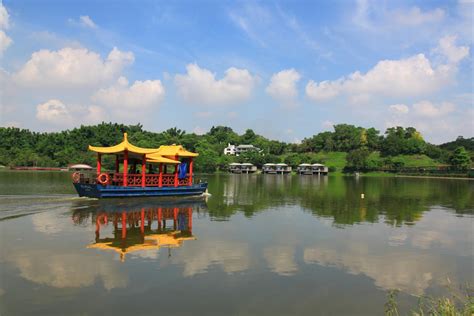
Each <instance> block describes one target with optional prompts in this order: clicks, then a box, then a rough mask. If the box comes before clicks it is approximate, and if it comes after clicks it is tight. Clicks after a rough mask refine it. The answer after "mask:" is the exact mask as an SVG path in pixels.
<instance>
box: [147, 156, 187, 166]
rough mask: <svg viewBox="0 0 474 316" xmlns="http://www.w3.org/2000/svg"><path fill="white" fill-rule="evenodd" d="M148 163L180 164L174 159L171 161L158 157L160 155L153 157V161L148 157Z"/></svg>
mask: <svg viewBox="0 0 474 316" xmlns="http://www.w3.org/2000/svg"><path fill="white" fill-rule="evenodd" d="M146 161H147V162H149V163H168V164H177V163H179V161H178V160H174V159H170V158H166V157H163V156H158V155H155V156H153V159H150V158H149V157H148V155H147V159H146Z"/></svg>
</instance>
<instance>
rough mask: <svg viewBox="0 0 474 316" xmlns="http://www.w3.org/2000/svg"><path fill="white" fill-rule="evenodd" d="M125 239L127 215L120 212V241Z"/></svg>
mask: <svg viewBox="0 0 474 316" xmlns="http://www.w3.org/2000/svg"><path fill="white" fill-rule="evenodd" d="M126 237H127V215H126V214H125V211H122V239H125V238H126Z"/></svg>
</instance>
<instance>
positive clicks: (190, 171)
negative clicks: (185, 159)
mask: <svg viewBox="0 0 474 316" xmlns="http://www.w3.org/2000/svg"><path fill="white" fill-rule="evenodd" d="M189 185H193V157H191V158H190V160H189Z"/></svg>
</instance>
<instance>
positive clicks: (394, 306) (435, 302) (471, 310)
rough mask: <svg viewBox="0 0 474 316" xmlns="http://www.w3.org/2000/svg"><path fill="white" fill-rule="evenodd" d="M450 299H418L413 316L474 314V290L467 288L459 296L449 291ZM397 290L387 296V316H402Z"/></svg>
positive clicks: (427, 297) (424, 297)
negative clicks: (473, 292)
mask: <svg viewBox="0 0 474 316" xmlns="http://www.w3.org/2000/svg"><path fill="white" fill-rule="evenodd" d="M449 291H450V293H451V295H450V297H440V298H435V297H431V296H421V297H419V299H418V305H417V306H416V307H415V308H414V309H412V310H411V312H410V315H413V316H423V315H430V316H470V315H473V314H474V298H473V297H472V289H470V288H466V289H464V290H463V292H465V293H461V294H458V293H456V292H457V291H455V290H454V289H452V288H450V289H449ZM397 296H398V291H397V290H391V291H389V292H388V295H387V302H386V303H385V315H387V316H398V315H401V314H400V312H399V310H398V303H397Z"/></svg>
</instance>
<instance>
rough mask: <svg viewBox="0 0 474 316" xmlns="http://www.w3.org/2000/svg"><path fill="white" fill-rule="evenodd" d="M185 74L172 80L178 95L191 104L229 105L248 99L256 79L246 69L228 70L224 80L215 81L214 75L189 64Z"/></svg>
mask: <svg viewBox="0 0 474 316" xmlns="http://www.w3.org/2000/svg"><path fill="white" fill-rule="evenodd" d="M186 69H187V73H186V74H184V75H181V74H178V75H176V76H175V78H174V83H175V86H176V88H177V90H178V94H179V95H180V96H181V97H182V98H183V99H184V100H185V101H186V102H188V103H193V104H204V105H205V104H208V105H213V104H229V103H236V102H240V101H244V100H247V99H249V98H250V96H251V94H252V90H253V88H254V85H255V83H256V78H255V77H254V76H252V75H251V74H250V72H249V71H248V70H246V69H238V68H234V67H232V68H229V69H227V70H226V72H225V76H224V78H222V79H220V80H216V78H215V77H216V75H215V74H214V73H212V72H210V71H209V70H207V69H203V68H200V67H199V66H198V65H197V64H189V65H188V66H187V67H186Z"/></svg>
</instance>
